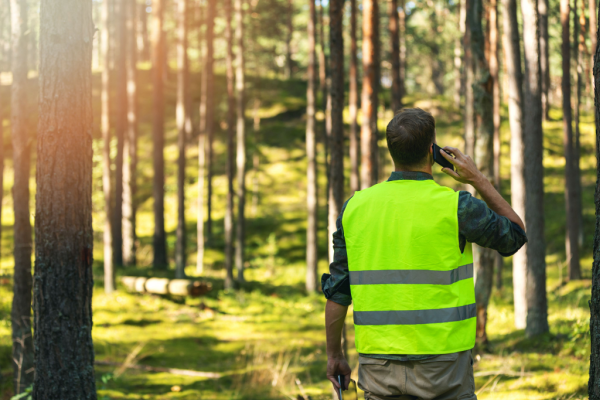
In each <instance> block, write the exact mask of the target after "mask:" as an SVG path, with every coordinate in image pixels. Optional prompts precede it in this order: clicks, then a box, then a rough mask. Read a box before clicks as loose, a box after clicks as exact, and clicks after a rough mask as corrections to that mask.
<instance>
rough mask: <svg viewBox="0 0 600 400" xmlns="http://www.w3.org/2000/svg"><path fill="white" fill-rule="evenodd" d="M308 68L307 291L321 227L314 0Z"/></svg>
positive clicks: (312, 285) (313, 280) (313, 278)
mask: <svg viewBox="0 0 600 400" xmlns="http://www.w3.org/2000/svg"><path fill="white" fill-rule="evenodd" d="M308 5H309V18H308V69H307V81H308V85H307V89H306V158H307V170H306V178H307V179H306V181H307V182H306V185H307V188H306V203H307V209H308V221H307V228H306V291H307V292H309V293H310V292H315V291H316V290H317V287H318V286H317V262H318V246H317V239H318V238H317V229H318V206H319V205H318V201H317V199H318V198H317V159H316V152H317V146H316V141H317V137H316V136H317V135H316V132H315V100H316V89H315V80H316V79H315V64H316V62H315V59H316V54H315V41H316V37H315V36H316V35H315V24H316V20H317V13H316V9H315V0H308Z"/></svg>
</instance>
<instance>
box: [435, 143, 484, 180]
mask: <svg viewBox="0 0 600 400" xmlns="http://www.w3.org/2000/svg"><path fill="white" fill-rule="evenodd" d="M444 150H446V151H447V152H448V153H451V154H452V155H453V156H454V157H452V156H451V155H450V154H448V153H446V151H442V150H440V154H441V155H442V157H444V158H445V159H446V160H448V161H449V162H450V163H452V165H454V169H455V170H456V171H452V170H451V169H450V168H443V169H442V172H444V173H445V174H446V175H450V176H451V177H452V178H454V179H455V180H457V181H458V182H460V183H468V184H470V185H473V186H475V185H476V184H477V183H479V182H481V181H482V179H485V180H487V179H486V177H485V176H484V175H483V174H482V173H481V172H480V171H479V170H478V169H477V166H476V165H475V163H474V162H473V160H472V159H471V157H469V156H468V155H465V154H463V153H462V152H461V151H460V150H458V149H457V148H455V147H450V146H446V147H444Z"/></svg>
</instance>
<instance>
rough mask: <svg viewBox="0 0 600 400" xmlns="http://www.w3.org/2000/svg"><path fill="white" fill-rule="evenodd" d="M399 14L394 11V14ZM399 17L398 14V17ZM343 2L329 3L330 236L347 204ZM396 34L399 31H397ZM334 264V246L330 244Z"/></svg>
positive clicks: (332, 0) (330, 255)
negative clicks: (345, 181)
mask: <svg viewBox="0 0 600 400" xmlns="http://www.w3.org/2000/svg"><path fill="white" fill-rule="evenodd" d="M395 13H396V12H395V11H394V14H395ZM396 15H397V14H396ZM343 16H344V0H330V2H329V21H330V24H329V49H330V51H331V54H330V57H329V59H330V64H329V68H330V71H331V86H330V91H329V93H330V97H331V140H330V146H329V147H330V148H331V160H330V167H329V193H328V197H329V202H328V203H329V213H328V214H329V218H328V220H329V235H328V236H327V238H328V240H327V242H328V243H330V241H331V237H332V236H333V233H334V232H335V231H336V229H337V227H336V220H337V218H338V216H339V215H340V213H341V211H342V206H343V205H344V35H343V32H344V20H343ZM396 33H397V32H396ZM328 248H329V253H330V254H329V259H330V260H331V261H333V246H331V245H329V246H328Z"/></svg>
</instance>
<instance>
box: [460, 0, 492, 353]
mask: <svg viewBox="0 0 600 400" xmlns="http://www.w3.org/2000/svg"><path fill="white" fill-rule="evenodd" d="M482 16H483V2H482V1H481V0H471V1H470V7H468V9H467V19H468V21H469V29H470V31H471V35H470V38H471V54H472V63H471V68H472V74H473V80H474V85H473V102H474V103H473V109H474V110H475V123H476V128H477V130H476V142H475V151H474V152H475V157H474V160H475V164H476V165H477V168H478V169H479V170H480V171H481V172H482V173H483V174H484V175H485V176H486V177H487V178H488V179H489V180H491V181H493V179H494V163H493V160H494V157H493V151H494V146H493V138H494V112H493V111H494V109H493V87H494V83H493V79H492V75H491V74H490V70H489V67H488V63H487V60H486V58H485V53H484V49H485V38H484V34H483V27H482ZM473 250H474V254H473V255H474V258H473V264H474V267H475V300H476V303H477V336H476V337H477V341H478V342H480V343H487V341H488V339H487V334H486V324H487V307H488V304H489V299H490V295H491V292H492V282H493V276H494V258H495V254H494V252H493V251H492V250H490V249H486V248H482V247H480V246H477V245H473Z"/></svg>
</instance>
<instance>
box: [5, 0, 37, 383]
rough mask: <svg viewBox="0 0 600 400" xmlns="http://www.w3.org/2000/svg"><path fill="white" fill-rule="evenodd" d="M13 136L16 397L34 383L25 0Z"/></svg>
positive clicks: (18, 8)
mask: <svg viewBox="0 0 600 400" xmlns="http://www.w3.org/2000/svg"><path fill="white" fill-rule="evenodd" d="M10 12H11V38H12V40H11V44H12V57H11V59H12V63H11V64H12V65H11V70H12V76H13V82H12V85H11V107H10V109H11V118H10V122H11V136H12V144H13V165H14V184H13V210H14V217H15V222H14V260H15V269H14V286H13V301H12V309H11V326H12V342H13V348H12V360H13V379H14V388H15V394H18V393H21V392H23V391H24V390H25V389H26V388H27V387H29V386H30V385H31V383H32V382H33V375H34V374H33V366H34V364H33V347H32V346H33V340H32V337H31V288H32V280H31V279H32V278H31V222H30V220H29V215H30V210H29V171H30V159H31V157H30V147H29V146H30V141H31V139H30V134H29V127H28V125H27V116H28V114H29V111H28V109H27V108H28V107H27V93H28V90H27V86H28V82H27V72H28V70H29V68H28V65H27V31H28V29H29V28H28V23H27V21H28V18H29V16H28V6H27V1H25V0H11V4H10Z"/></svg>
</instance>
